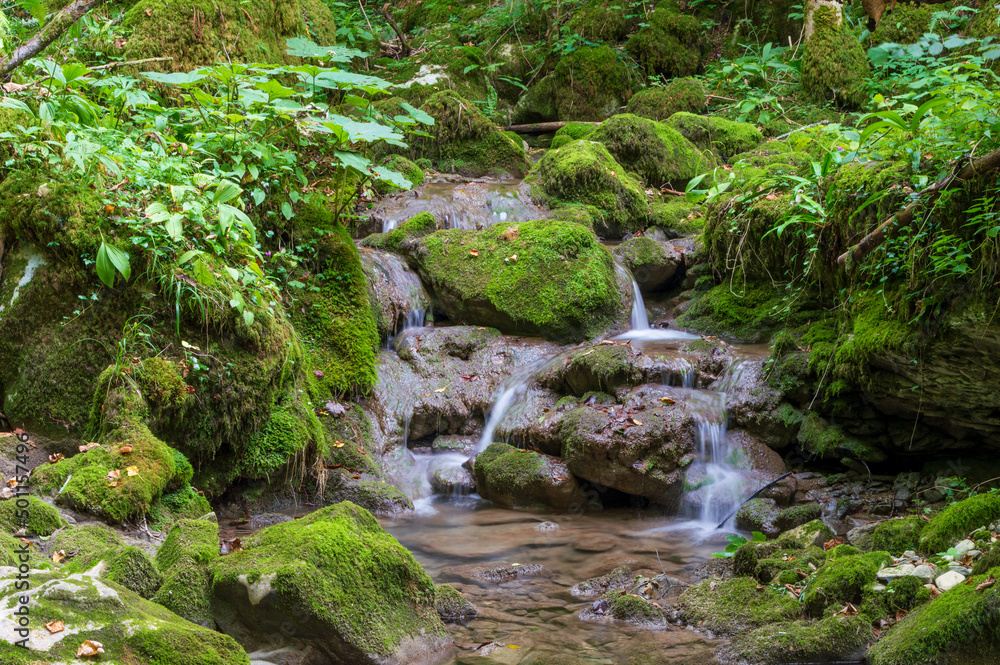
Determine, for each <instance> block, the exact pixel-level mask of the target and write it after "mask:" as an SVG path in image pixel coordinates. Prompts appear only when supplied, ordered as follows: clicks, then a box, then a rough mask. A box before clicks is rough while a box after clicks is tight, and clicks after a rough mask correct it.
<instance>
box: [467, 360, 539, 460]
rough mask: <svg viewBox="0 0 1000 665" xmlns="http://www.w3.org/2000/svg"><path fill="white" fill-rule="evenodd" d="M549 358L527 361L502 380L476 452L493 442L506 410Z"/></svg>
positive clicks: (526, 387)
mask: <svg viewBox="0 0 1000 665" xmlns="http://www.w3.org/2000/svg"><path fill="white" fill-rule="evenodd" d="M549 360H551V359H550V358H547V357H546V358H540V359H538V360H536V361H534V362H532V363H529V364H528V365H525V366H524V367H522V368H521V369H520V370H518V371H516V372H514V373H513V374H511V375H510V377H509V378H508V379H507V380H506V381H505V382H504V384H503V387H501V388H500V392H499V393H498V394H497V398H496V399H495V400H493V406H491V407H490V412H489V416H488V417H487V418H486V425H485V426H484V427H483V434H482V436H480V437H479V445H477V446H476V452H477V453H481V452H482V451H484V450H486V448H487V447H488V446H489V445H490V444H491V443H493V434H494V433H495V432H496V429H497V427H498V426H499V425H500V422H501V421H502V420H503V419H504V416H506V415H507V412H508V411H510V408H511V407H512V406H514V404H515V403H516V402H517V400H518V399H519V398H520V397H521V396H522V395H524V393H526V392H527V391H528V382H529V380H530V379H531V377H532V375H534V373H535V372H536V371H538V369H539V368H540V367H541V366H542V365H543V364H545V363H546V362H547V361H549Z"/></svg>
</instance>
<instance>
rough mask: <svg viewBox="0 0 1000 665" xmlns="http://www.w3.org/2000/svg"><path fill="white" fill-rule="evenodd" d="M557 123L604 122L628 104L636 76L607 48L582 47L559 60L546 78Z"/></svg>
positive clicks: (613, 51) (614, 52)
mask: <svg viewBox="0 0 1000 665" xmlns="http://www.w3.org/2000/svg"><path fill="white" fill-rule="evenodd" d="M546 79H549V80H550V82H549V83H548V86H549V91H550V92H551V94H552V99H553V102H554V104H555V110H556V115H557V116H558V117H557V118H555V119H557V120H604V119H605V118H607V117H608V116H611V115H614V114H615V113H617V112H618V111H619V110H621V108H622V107H623V106H624V105H625V104H626V103H627V102H628V100H629V98H630V97H631V96H632V91H633V88H634V87H636V77H635V75H634V74H633V73H632V71H631V70H630V69H629V67H628V65H626V64H625V63H624V62H623V61H622V59H621V58H620V57H619V55H618V53H617V52H616V51H615V50H614V49H613V48H611V47H609V46H583V47H581V48H578V49H576V50H575V51H573V52H571V53H568V54H566V55H564V56H563V57H562V58H560V59H559V62H558V63H557V64H556V66H555V69H554V70H553V72H552V74H551V75H550V76H549V77H546Z"/></svg>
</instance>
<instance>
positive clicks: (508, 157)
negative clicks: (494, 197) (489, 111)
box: [411, 90, 531, 177]
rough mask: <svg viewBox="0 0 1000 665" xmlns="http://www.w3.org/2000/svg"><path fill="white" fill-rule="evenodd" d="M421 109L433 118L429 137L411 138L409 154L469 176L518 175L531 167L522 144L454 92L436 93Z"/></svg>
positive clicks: (520, 175)
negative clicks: (425, 158) (426, 158)
mask: <svg viewBox="0 0 1000 665" xmlns="http://www.w3.org/2000/svg"><path fill="white" fill-rule="evenodd" d="M422 109H423V110H424V111H425V112H427V113H428V114H430V115H431V116H432V117H433V118H434V124H433V125H432V126H431V127H428V128H427V131H428V133H429V134H430V136H428V137H416V138H414V139H413V140H412V141H411V145H412V149H413V153H414V154H415V155H417V156H420V157H428V158H430V159H432V160H434V162H435V163H436V164H437V166H438V168H439V169H441V170H444V171H453V172H457V173H461V174H463V175H467V176H473V177H478V176H485V175H511V176H514V177H522V176H524V174H525V173H527V172H528V169H529V168H530V167H531V163H530V161H529V160H528V157H527V155H525V153H524V146H523V145H522V144H521V143H520V142H515V141H512V140H511V139H510V137H508V136H507V135H506V134H504V133H503V131H501V130H500V128H499V127H497V126H496V125H495V124H494V123H493V122H491V121H490V120H489V119H487V118H486V117H485V116H484V115H483V114H482V113H481V112H480V111H479V109H478V107H477V106H476V105H475V104H473V103H472V102H470V101H468V100H465V99H463V98H462V97H460V96H459V95H458V94H457V93H456V92H454V91H452V90H442V91H441V92H437V93H435V94H433V95H431V97H430V98H429V99H428V100H427V101H426V102H425V103H424V105H423V107H422Z"/></svg>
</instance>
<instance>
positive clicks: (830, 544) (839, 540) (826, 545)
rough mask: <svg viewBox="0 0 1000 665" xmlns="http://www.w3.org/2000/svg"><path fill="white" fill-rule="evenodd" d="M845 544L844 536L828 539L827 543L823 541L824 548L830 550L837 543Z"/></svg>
mask: <svg viewBox="0 0 1000 665" xmlns="http://www.w3.org/2000/svg"><path fill="white" fill-rule="evenodd" d="M843 544H844V539H843V538H834V539H832V540H828V541H826V542H825V543H823V550H824V551H826V552H829V551H830V550H832V549H833V548H834V547H836V546H837V545H843Z"/></svg>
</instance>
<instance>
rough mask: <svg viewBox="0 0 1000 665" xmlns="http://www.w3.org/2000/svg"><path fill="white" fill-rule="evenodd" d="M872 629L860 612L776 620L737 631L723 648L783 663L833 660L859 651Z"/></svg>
mask: <svg viewBox="0 0 1000 665" xmlns="http://www.w3.org/2000/svg"><path fill="white" fill-rule="evenodd" d="M874 639H875V632H874V631H873V630H872V628H871V626H870V625H869V624H868V623H867V622H866V621H865V620H864V618H862V617H860V616H854V617H837V616H835V617H829V618H827V619H823V620H822V621H817V622H814V623H807V622H803V621H795V622H783V623H776V624H772V625H769V626H762V627H760V628H757V629H755V630H752V631H750V632H748V633H744V634H741V635H737V636H736V637H734V638H733V641H732V643H731V644H729V645H728V646H726V647H724V648H723V650H722V652H723V653H725V654H726V655H727V656H728V655H733V656H735V657H737V658H739V660H740V662H750V663H755V664H757V665H784V664H785V663H790V662H836V661H839V660H842V659H844V658H849V657H851V656H853V655H854V654H855V653H858V652H860V651H862V650H863V649H864V648H865V646H866V645H867V644H868V643H869V642H871V641H873V640H874Z"/></svg>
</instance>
